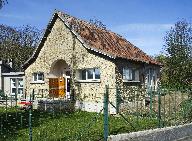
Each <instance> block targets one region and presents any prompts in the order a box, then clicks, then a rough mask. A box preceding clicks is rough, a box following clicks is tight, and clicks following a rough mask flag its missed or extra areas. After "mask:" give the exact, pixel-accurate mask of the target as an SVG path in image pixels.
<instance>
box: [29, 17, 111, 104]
mask: <svg viewBox="0 0 192 141" xmlns="http://www.w3.org/2000/svg"><path fill="white" fill-rule="evenodd" d="M74 55H75V56H74ZM59 59H62V60H64V61H65V62H66V63H67V64H68V65H69V67H70V69H75V70H77V69H84V68H95V67H97V68H100V72H101V76H100V77H101V78H100V82H90V83H81V82H76V83H75V86H76V88H75V91H76V94H77V95H78V97H79V99H83V101H84V102H88V101H89V102H90V101H93V102H95V101H96V102H100V103H102V102H103V93H104V92H105V85H109V86H110V87H115V75H114V74H115V64H114V63H113V62H112V61H111V60H110V59H108V58H107V57H105V56H102V55H100V54H98V53H97V54H96V53H92V51H90V50H88V49H86V48H85V47H84V46H83V44H82V43H81V42H80V41H79V40H78V39H77V37H74V35H73V34H72V32H71V31H70V30H69V29H68V28H67V27H66V25H65V24H64V23H63V22H62V21H61V20H60V19H59V18H57V20H56V22H55V24H54V25H53V28H52V29H51V32H50V34H49V35H48V37H47V40H46V41H45V43H44V45H43V47H42V49H41V51H40V53H39V55H38V57H37V59H36V60H35V62H34V63H32V64H31V65H30V66H29V67H28V68H27V69H26V70H25V79H26V81H25V82H26V85H25V88H26V93H27V94H28V95H29V94H30V93H31V92H32V89H35V91H38V90H39V89H47V90H48V89H49V79H48V75H49V73H50V68H51V65H52V63H53V62H55V61H56V60H59ZM34 72H44V77H45V81H44V83H39V84H37V83H33V82H32V74H33V73H34ZM114 92H115V91H114ZM114 92H112V93H110V99H114ZM47 94H48V91H47Z"/></svg>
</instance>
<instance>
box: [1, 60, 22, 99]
mask: <svg viewBox="0 0 192 141" xmlns="http://www.w3.org/2000/svg"><path fill="white" fill-rule="evenodd" d="M0 90H2V91H3V92H4V93H5V94H6V95H7V96H8V97H11V96H12V97H14V96H15V95H16V94H17V97H18V98H19V97H23V93H24V72H15V71H14V70H13V68H12V62H9V61H5V60H1V61H0Z"/></svg>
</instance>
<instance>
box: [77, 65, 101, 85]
mask: <svg viewBox="0 0 192 141" xmlns="http://www.w3.org/2000/svg"><path fill="white" fill-rule="evenodd" d="M96 69H98V70H99V76H100V78H99V79H97V78H95V74H96V73H95V70H96ZM83 70H85V73H86V74H85V80H83V79H82V71H83ZM88 70H93V78H91V79H90V78H88ZM78 73H79V78H78V80H77V81H79V82H100V79H101V71H100V68H88V69H81V70H79V71H78ZM80 73H81V74H80Z"/></svg>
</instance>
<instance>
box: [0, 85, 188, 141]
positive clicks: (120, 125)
mask: <svg viewBox="0 0 192 141" xmlns="http://www.w3.org/2000/svg"><path fill="white" fill-rule="evenodd" d="M34 95H35V91H33V92H32V93H31V95H30V100H29V102H30V103H31V104H32V103H33V102H34V97H35V96H34ZM102 95H103V108H101V109H100V111H99V112H98V113H93V112H85V111H80V110H74V102H71V103H70V104H71V105H72V106H71V108H72V107H73V108H72V109H67V107H65V106H64V102H66V101H65V100H54V99H51V100H47V101H44V103H43V104H44V105H43V108H42V109H43V110H42V109H35V108H34V107H32V106H31V104H30V103H29V107H28V108H27V109H25V110H20V109H18V108H17V106H18V105H14V104H12V106H8V105H9V104H7V103H9V102H8V101H7V100H8V99H7V97H6V98H5V106H4V107H3V108H2V107H0V141H12V140H13V141H14V140H17V141H26V140H29V141H36V140H38V141H41V140H42V141H44V140H46V141H52V140H57V141H60V140H61V141H63V140H64V141H65V140H67V141H75V140H82V141H84V140H91V141H92V140H93V141H94V140H95V141H98V140H104V141H107V139H108V136H109V135H112V134H120V133H129V132H135V131H140V130H146V129H154V128H163V127H167V126H173V125H181V124H185V123H190V122H191V120H192V91H191V89H190V88H184V87H177V88H171V87H167V86H166V87H165V86H164V87H159V88H157V89H156V90H153V89H151V88H148V89H145V88H139V87H131V86H130V87H126V86H125V87H119V86H116V87H109V86H106V87H105V88H104V91H103V94H102ZM39 103H41V101H39ZM15 104H16V103H15ZM96 104H97V103H96ZM98 104H99V103H98ZM114 111H115V112H116V114H114Z"/></svg>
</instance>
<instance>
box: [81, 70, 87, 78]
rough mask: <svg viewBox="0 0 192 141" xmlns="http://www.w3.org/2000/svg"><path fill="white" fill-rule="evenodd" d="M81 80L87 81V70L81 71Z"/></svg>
mask: <svg viewBox="0 0 192 141" xmlns="http://www.w3.org/2000/svg"><path fill="white" fill-rule="evenodd" d="M81 78H82V80H86V70H82V71H81Z"/></svg>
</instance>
